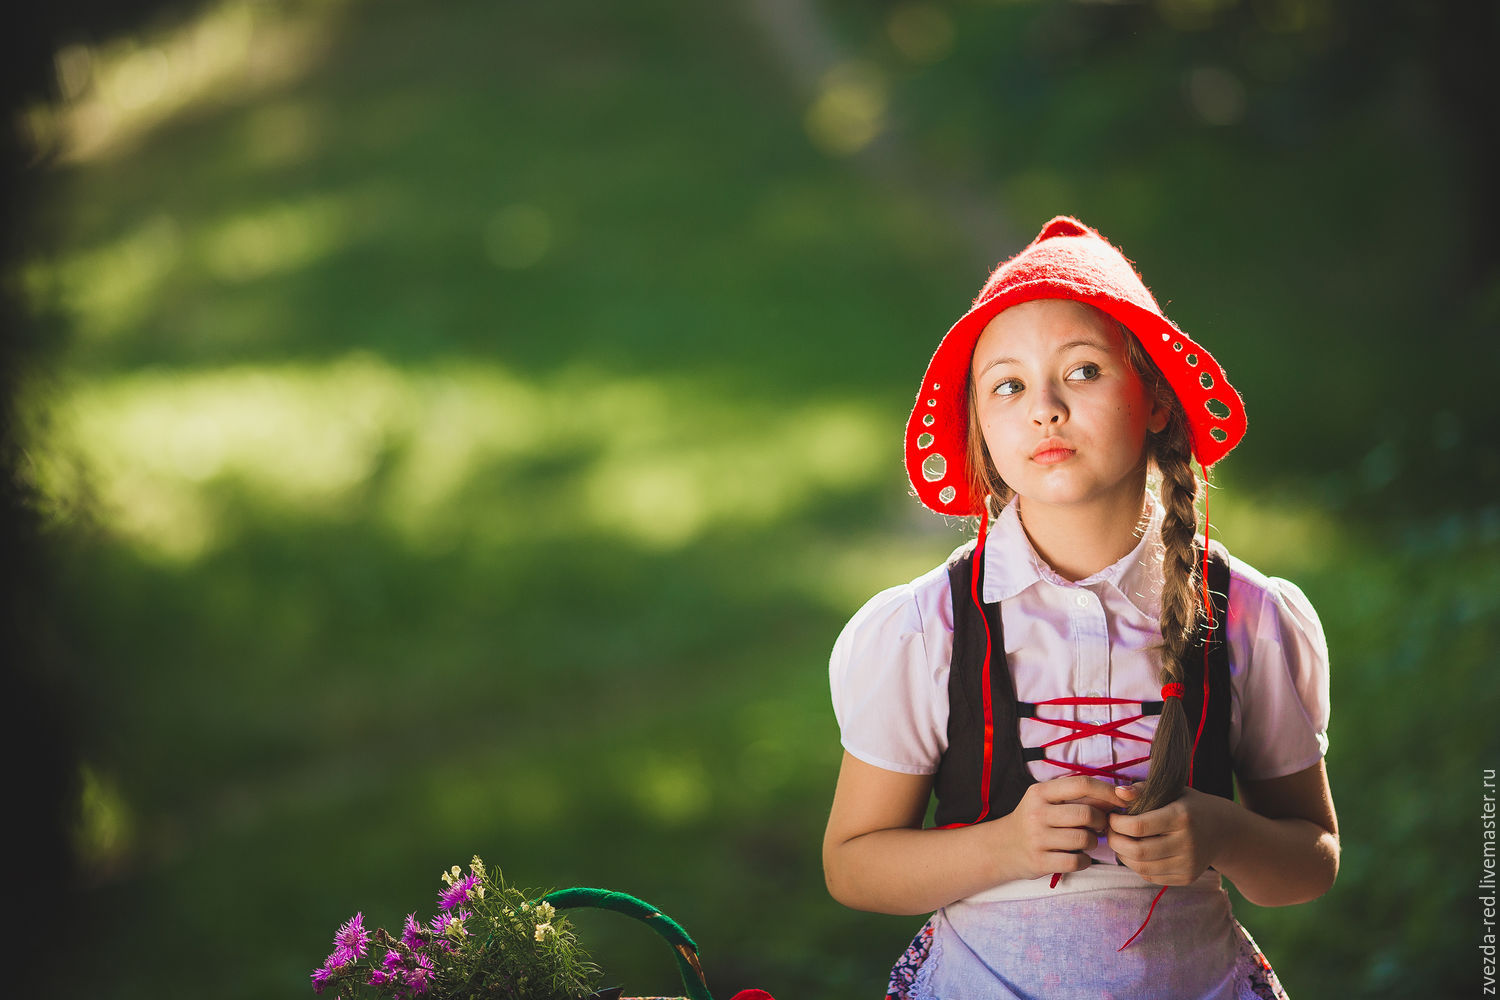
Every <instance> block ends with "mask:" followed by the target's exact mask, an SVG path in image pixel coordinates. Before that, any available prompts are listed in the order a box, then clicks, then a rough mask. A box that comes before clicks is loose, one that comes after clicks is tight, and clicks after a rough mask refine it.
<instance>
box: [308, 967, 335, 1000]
mask: <svg viewBox="0 0 1500 1000" xmlns="http://www.w3.org/2000/svg"><path fill="white" fill-rule="evenodd" d="M332 978H333V970H332V969H330V968H329V967H328V966H326V965H325V966H323V967H322V968H321V969H314V970H313V974H312V987H313V992H314V993H322V992H323V987H325V986H327V985H328V980H330V979H332Z"/></svg>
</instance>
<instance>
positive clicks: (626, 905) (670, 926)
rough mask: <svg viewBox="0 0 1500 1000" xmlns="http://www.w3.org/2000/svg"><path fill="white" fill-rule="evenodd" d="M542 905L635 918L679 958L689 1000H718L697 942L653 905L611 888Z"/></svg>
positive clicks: (551, 898)
mask: <svg viewBox="0 0 1500 1000" xmlns="http://www.w3.org/2000/svg"><path fill="white" fill-rule="evenodd" d="M540 902H543V903H551V904H552V905H553V906H554V907H556V908H557V909H559V910H568V909H575V908H578V907H585V906H587V907H593V908H595V909H600V910H614V911H615V912H616V913H623V914H625V915H626V916H627V917H634V918H635V919H637V920H639V921H640V922H641V923H643V924H645V925H646V926H648V927H650V928H651V929H652V930H654V931H656V933H657V934H659V935H661V937H662V938H663V939H664V940H665V941H666V942H667V944H670V945H671V946H672V953H673V955H674V956H675V957H676V959H677V970H678V971H679V972H680V973H682V988H683V989H684V990H685V991H686V992H687V995H688V997H689V1000H714V998H713V994H711V993H709V992H708V981H707V980H706V979H704V978H703V966H701V965H699V964H698V944H697V942H695V941H694V940H693V939H692V938H690V937H688V932H687V931H685V930H683V929H682V925H681V924H679V923H678V922H677V921H675V920H673V919H672V918H671V917H669V916H667V915H666V914H665V913H663V912H661V911H660V910H658V909H657V908H656V907H654V906H652V905H651V904H650V903H647V902H645V901H644V900H640V899H636V898H635V897H634V896H631V895H629V894H628V893H623V892H611V891H609V890H608V889H559V890H557V891H556V892H549V893H548V894H547V895H545V896H543V897H542V898H541V900H540Z"/></svg>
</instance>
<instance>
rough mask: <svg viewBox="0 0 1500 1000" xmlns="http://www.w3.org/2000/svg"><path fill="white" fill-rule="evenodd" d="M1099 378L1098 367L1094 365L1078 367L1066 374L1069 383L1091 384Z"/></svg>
mask: <svg viewBox="0 0 1500 1000" xmlns="http://www.w3.org/2000/svg"><path fill="white" fill-rule="evenodd" d="M1098 377H1099V366H1098V365H1094V364H1087V365H1079V366H1078V367H1077V368H1074V369H1073V370H1072V371H1070V372H1068V380H1069V381H1071V382H1092V381H1093V380H1094V379H1096V378H1098Z"/></svg>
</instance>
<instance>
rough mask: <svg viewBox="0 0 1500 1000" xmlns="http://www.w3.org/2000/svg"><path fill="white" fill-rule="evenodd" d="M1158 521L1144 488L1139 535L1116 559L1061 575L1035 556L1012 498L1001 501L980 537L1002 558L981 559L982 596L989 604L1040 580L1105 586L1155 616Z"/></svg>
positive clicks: (1158, 609)
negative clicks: (1089, 571) (1073, 576)
mask: <svg viewBox="0 0 1500 1000" xmlns="http://www.w3.org/2000/svg"><path fill="white" fill-rule="evenodd" d="M1161 521H1162V505H1161V504H1160V503H1159V502H1158V501H1157V500H1156V498H1155V496H1154V495H1152V493H1151V491H1150V490H1147V491H1146V522H1145V525H1144V528H1143V530H1142V532H1141V537H1140V540H1139V541H1138V542H1136V545H1135V548H1133V549H1131V550H1130V552H1128V553H1127V554H1126V555H1125V556H1124V557H1123V558H1122V559H1120V560H1119V561H1117V562H1115V563H1113V564H1111V565H1109V566H1106V567H1104V568H1103V569H1101V570H1100V571H1099V572H1097V573H1095V574H1093V575H1092V576H1088V577H1085V578H1084V579H1082V580H1077V581H1074V580H1065V579H1063V578H1062V577H1061V576H1058V575H1057V572H1056V571H1055V570H1053V569H1052V567H1051V566H1049V565H1047V562H1046V560H1044V559H1043V558H1042V557H1041V556H1039V555H1037V552H1036V549H1035V548H1034V547H1033V546H1032V544H1031V539H1030V538H1028V537H1027V536H1026V529H1025V528H1024V527H1022V526H1021V516H1020V511H1019V508H1017V506H1016V500H1015V498H1012V499H1011V502H1010V503H1008V504H1006V505H1005V509H1004V510H1002V511H1001V512H1000V516H999V517H998V518H996V519H995V523H994V524H993V525H992V526H991V527H990V531H989V539H988V540H987V541H986V542H985V549H986V551H987V552H988V553H991V554H993V555H996V556H999V555H1000V554H1001V553H1005V554H1006V556H1008V558H1006V557H1002V558H991V559H986V560H985V563H984V601H985V603H986V604H994V603H996V602H998V601H1004V600H1008V599H1010V598H1012V597H1015V596H1016V595H1017V594H1019V593H1021V592H1022V591H1024V590H1026V589H1027V588H1028V587H1033V586H1036V585H1037V584H1040V583H1047V584H1051V585H1053V586H1057V587H1063V588H1078V587H1089V588H1095V589H1097V588H1098V587H1100V586H1106V587H1110V588H1112V589H1113V590H1115V591H1117V592H1118V593H1119V594H1120V595H1121V596H1122V597H1124V598H1125V599H1126V600H1127V601H1129V602H1130V603H1131V605H1132V606H1134V607H1135V609H1136V610H1137V611H1139V612H1141V613H1142V614H1144V615H1146V616H1147V617H1149V618H1159V617H1161V580H1162V570H1161V556H1162V545H1161Z"/></svg>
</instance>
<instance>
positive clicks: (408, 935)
mask: <svg viewBox="0 0 1500 1000" xmlns="http://www.w3.org/2000/svg"><path fill="white" fill-rule="evenodd" d="M421 932H422V926H421V925H420V924H418V923H417V915H416V914H415V913H408V914H407V915H406V926H405V927H404V928H403V929H402V931H401V943H402V944H404V945H406V946H407V947H408V948H420V947H422V933H421Z"/></svg>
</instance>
